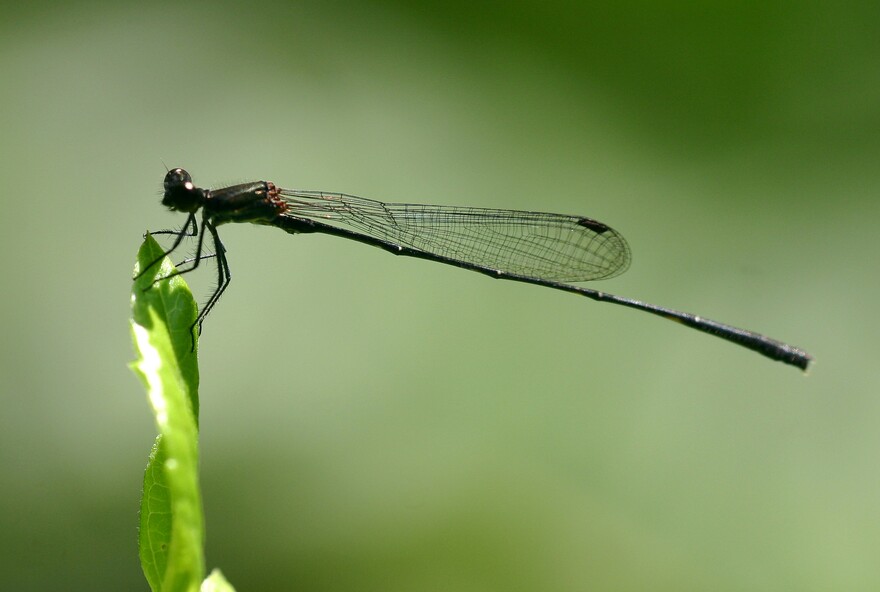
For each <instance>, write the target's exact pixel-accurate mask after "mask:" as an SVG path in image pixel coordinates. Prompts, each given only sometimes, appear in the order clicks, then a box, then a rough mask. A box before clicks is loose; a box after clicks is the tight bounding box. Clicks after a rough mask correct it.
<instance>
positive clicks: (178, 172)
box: [165, 168, 192, 191]
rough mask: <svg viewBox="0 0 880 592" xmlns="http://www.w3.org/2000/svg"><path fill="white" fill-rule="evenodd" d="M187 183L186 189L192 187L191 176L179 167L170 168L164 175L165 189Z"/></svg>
mask: <svg viewBox="0 0 880 592" xmlns="http://www.w3.org/2000/svg"><path fill="white" fill-rule="evenodd" d="M186 185H189V187H187V189H191V188H192V177H191V176H190V174H189V173H188V172H186V171H185V170H183V169H181V168H176V169H171V170H170V171H168V174H167V175H165V191H169V190H172V189H175V188H177V187H183V186H186Z"/></svg>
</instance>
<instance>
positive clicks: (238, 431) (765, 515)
mask: <svg viewBox="0 0 880 592" xmlns="http://www.w3.org/2000/svg"><path fill="white" fill-rule="evenodd" d="M0 16H2V18H0V172H2V175H0V179H2V191H0V199H2V205H3V207H2V210H0V269H2V280H0V282H2V286H3V290H2V293H0V323H2V337H0V348H2V350H0V389H2V392H0V397H2V401H0V404H2V406H0V475H2V487H0V521H2V523H0V526H2V527H0V574H2V576H0V579H2V581H3V582H4V584H3V587H4V588H5V589H9V590H50V589H51V590H58V589H64V590H145V589H146V588H147V586H146V583H145V581H144V579H143V577H142V575H141V573H140V568H139V565H138V559H137V550H136V525H137V509H138V500H139V491H140V485H141V478H142V471H143V468H144V466H145V462H146V457H147V453H148V451H149V448H150V445H151V442H152V439H153V434H154V433H155V429H154V426H153V423H152V418H151V416H150V414H149V410H148V407H147V404H146V400H145V396H144V393H143V391H142V389H141V387H140V385H139V383H138V381H137V380H136V379H135V377H134V375H133V374H132V373H131V372H130V371H129V369H128V367H127V364H128V362H129V361H130V360H131V359H132V357H133V353H132V348H131V345H130V336H129V327H128V318H127V317H128V306H129V305H128V301H129V289H130V272H131V269H132V266H133V262H134V257H135V253H136V251H137V248H138V245H139V243H140V240H141V239H140V237H141V234H142V233H143V232H144V230H145V229H148V228H149V229H153V230H155V229H160V228H168V227H173V226H174V225H176V224H179V223H180V222H181V217H180V216H175V215H174V214H173V213H171V212H167V211H165V210H164V209H163V208H162V207H161V206H160V204H159V196H160V189H161V181H162V178H163V176H164V173H165V170H166V169H165V166H166V165H167V166H169V167H172V166H183V167H185V168H187V169H188V170H189V171H190V172H191V173H192V174H193V175H194V178H195V180H196V182H197V183H199V184H202V185H205V186H210V185H217V184H221V183H225V182H235V181H241V180H247V179H260V178H262V179H270V180H273V181H275V182H277V183H278V184H280V185H282V186H289V187H299V188H308V189H324V190H328V191H343V192H348V193H356V194H359V195H363V196H367V197H374V198H378V199H382V200H386V201H414V202H427V203H450V204H460V205H475V206H487V207H509V208H525V209H537V210H548V211H559V212H569V213H577V214H584V215H588V216H591V217H594V218H597V219H599V220H602V221H605V222H607V223H608V224H610V225H612V226H614V227H615V228H617V229H618V230H620V231H621V232H622V233H623V234H624V235H625V236H626V237H627V239H628V240H629V242H630V245H631V247H632V249H633V255H634V263H633V265H632V267H631V269H630V271H629V273H627V274H626V275H624V276H621V277H619V278H616V279H614V280H611V281H608V282H604V283H602V284H596V287H600V288H601V289H603V290H608V291H611V292H614V293H618V294H623V295H627V296H632V297H636V298H642V299H645V300H648V301H650V302H655V303H658V304H663V305H667V306H672V307H677V308H681V309H684V310H688V311H692V312H696V313H699V314H703V315H707V316H709V317H711V318H715V319H718V320H721V321H725V322H729V323H732V324H735V325H739V326H744V327H747V328H751V329H755V330H759V331H761V332H764V333H767V334H769V335H772V336H774V337H778V338H780V339H783V340H786V341H789V342H792V343H795V344H797V345H800V346H802V347H804V348H805V349H807V350H808V351H810V352H811V353H812V354H813V355H815V357H816V358H817V360H818V363H817V364H816V365H815V367H814V368H813V369H812V371H811V373H810V374H809V375H808V376H807V377H804V376H803V375H801V374H800V373H799V372H798V371H797V370H795V369H792V368H789V367H786V366H783V365H782V364H778V363H773V362H770V361H768V360H766V359H764V358H762V357H760V356H758V355H756V354H754V353H751V352H748V351H746V350H742V349H740V348H737V347H735V346H732V345H730V344H727V343H725V342H722V341H720V340H717V339H714V338H712V337H710V336H706V335H703V334H700V333H697V332H694V331H691V330H687V329H684V328H681V327H679V326H676V325H675V324H672V323H669V322H666V321H663V320H660V319H656V318H654V317H650V316H648V315H645V314H642V313H639V312H635V311H630V310H626V309H623V308H619V307H614V306H610V305H604V304H597V303H593V302H590V301H587V300H585V299H583V298H576V297H574V296H571V295H567V294H563V293H558V292H554V291H552V290H546V289H540V288H536V287H532V286H524V285H518V284H513V283H508V282H493V281H489V280H488V279H486V278H485V277H483V276H480V275H477V274H473V273H467V272H464V271H461V270H457V269H454V268H449V267H445V266H442V265H436V264H431V263H427V262H423V261H417V260H408V259H399V258H395V257H390V256H388V255H387V254H385V253H383V252H381V251H379V250H378V249H370V248H368V247H365V246H362V245H359V244H356V243H347V242H346V241H342V240H339V239H334V238H332V237H322V236H299V237H291V236H288V235H286V234H285V233H282V232H279V231H276V230H274V229H270V228H258V227H251V226H233V227H226V228H223V229H222V230H223V231H224V232H223V236H224V239H225V242H226V245H227V247H228V249H229V259H230V263H231V265H232V271H233V275H234V280H233V284H232V286H231V288H230V289H229V291H228V292H227V295H226V296H225V297H224V298H223V300H222V301H221V303H220V305H219V306H218V307H217V308H216V309H215V312H214V313H213V314H212V316H211V318H210V319H209V321H208V323H207V325H206V327H205V332H204V334H203V336H202V342H201V363H202V366H201V370H202V390H201V401H202V416H201V426H202V447H203V448H202V464H201V466H202V481H203V485H204V501H205V511H206V519H207V529H208V530H207V559H208V567H209V568H211V567H220V568H221V569H222V570H223V571H224V573H225V574H226V575H227V577H228V578H229V579H230V581H231V582H232V583H233V584H234V585H235V586H236V587H237V588H238V590H242V591H244V590H310V591H330V590H334V591H335V590H340V591H342V590H346V591H347V590H361V591H370V590H376V591H383V592H391V591H395V590H400V591H407V592H414V591H420V590H425V591H431V590H443V591H451V590H455V591H458V592H465V591H489V590H499V591H502V590H503V591H511V590H522V591H531V590H535V591H546V590H716V591H724V590H768V591H769V590H772V591H779V590H799V591H810V590H817V591H818V590H850V591H853V590H877V589H878V588H880V570H878V569H877V557H878V551H880V504H878V499H880V471H878V452H880V396H878V395H880V379H878V355H877V354H878V353H880V352H878V345H877V337H876V333H877V329H878V313H877V312H876V310H877V305H876V300H877V294H878V287H880V286H878V280H877V277H878V273H877V263H878V254H880V253H878V247H877V242H878V241H877V232H876V228H877V224H878V219H880V216H878V214H880V207H878V199H877V193H878V188H880V166H878V164H877V163H878V157H880V4H877V3H867V2H845V1H844V2H835V3H788V2H777V1H770V2H764V3H760V4H756V3H742V2H733V1H730V2H714V3H701V2H639V1H628V2H615V3H611V2H608V3H585V2H564V1H550V2H487V3H471V2H465V1H461V0H453V1H451V2H448V1H447V2H428V3H411V2H401V1H396V0H386V1H372V2H350V1H340V2H317V1H315V2H309V1H304V2H275V3H273V2H261V1H257V2H250V3H232V2H201V3H200V2H176V3H171V2H166V3H163V2H149V3H112V2H100V1H98V2H80V3H73V2H71V3H58V2H36V3H17V4H15V5H14V6H13V5H11V4H10V3H6V4H5V5H4V6H3V7H2V15H0ZM191 279H192V280H193V286H194V288H195V289H196V291H197V293H198V294H200V295H201V298H204V297H206V296H207V294H208V293H209V290H210V288H211V281H212V280H213V276H212V273H211V272H210V271H205V272H204V273H203V274H200V277H196V278H192V277H191Z"/></svg>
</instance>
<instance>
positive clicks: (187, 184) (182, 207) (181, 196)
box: [162, 168, 205, 213]
mask: <svg viewBox="0 0 880 592" xmlns="http://www.w3.org/2000/svg"><path fill="white" fill-rule="evenodd" d="M204 200H205V193H204V191H203V190H201V189H199V188H198V187H196V186H195V185H194V184H193V182H192V177H191V176H190V174H189V173H188V172H186V171H185V170H183V169H181V168H176V169H171V170H170V171H168V174H167V175H165V194H164V195H163V196H162V205H164V206H165V207H167V208H169V209H171V210H174V211H175V212H188V213H193V212H195V211H197V210H198V209H199V208H200V207H202V203H203V202H204Z"/></svg>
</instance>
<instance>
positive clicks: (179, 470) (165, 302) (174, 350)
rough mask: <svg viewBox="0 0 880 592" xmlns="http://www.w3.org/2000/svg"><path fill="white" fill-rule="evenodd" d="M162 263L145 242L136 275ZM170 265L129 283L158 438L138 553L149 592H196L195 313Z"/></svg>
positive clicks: (199, 537) (199, 525)
mask: <svg viewBox="0 0 880 592" xmlns="http://www.w3.org/2000/svg"><path fill="white" fill-rule="evenodd" d="M161 255H162V249H161V247H160V246H159V245H158V244H157V243H156V241H155V240H153V238H152V237H150V236H148V237H147V238H146V240H145V241H144V244H143V245H142V246H141V249H140V251H139V252H138V265H137V266H136V268H135V274H137V273H138V272H139V270H140V269H144V268H145V267H146V266H147V265H148V264H149V263H150V262H152V261H154V260H155V259H156V258H158V257H160V256H161ZM173 271H174V267H173V266H172V265H171V262H170V261H169V260H168V259H164V260H163V261H162V262H161V265H159V264H157V265H155V266H153V267H152V268H150V269H149V270H148V271H147V273H146V274H144V275H143V276H142V277H140V278H138V280H137V281H135V282H134V287H133V288H132V294H131V312H132V318H131V328H132V335H133V337H134V345H135V351H136V353H137V359H136V360H135V362H134V363H133V364H132V369H133V370H134V372H135V374H137V375H138V376H139V377H140V378H141V380H142V382H143V383H144V386H145V387H146V389H147V396H148V399H149V402H150V406H151V407H152V409H153V414H154V415H155V419H156V427H157V428H158V431H159V436H158V437H157V438H156V442H155V443H154V445H153V450H152V452H151V453H150V459H149V462H148V464H147V470H146V472H145V474H144V492H143V497H142V499H141V515H140V532H139V541H138V542H139V549H140V557H141V567H142V569H143V571H144V575H145V576H146V578H147V581H148V582H149V584H150V587H151V588H152V589H153V590H154V592H159V591H161V592H172V591H173V592H177V591H196V590H198V589H199V586H200V584H201V582H202V579H203V578H204V572H205V568H204V551H203V543H204V525H203V516H202V503H201V495H200V492H199V486H198V410H199V399H198V396H199V395H198V384H199V371H198V360H197V356H196V352H194V351H191V349H192V347H193V342H192V337H191V334H190V327H191V326H192V324H193V322H194V321H195V318H196V314H197V308H196V304H195V301H194V300H193V298H192V293H191V292H190V291H189V288H188V287H187V286H186V283H185V282H184V281H183V279H182V278H181V277H180V276H177V277H175V278H172V279H170V280H167V281H161V282H158V283H156V284H153V281H154V280H155V279H156V278H157V277H158V278H161V277H165V276H167V275H168V274H169V273H172V272H173Z"/></svg>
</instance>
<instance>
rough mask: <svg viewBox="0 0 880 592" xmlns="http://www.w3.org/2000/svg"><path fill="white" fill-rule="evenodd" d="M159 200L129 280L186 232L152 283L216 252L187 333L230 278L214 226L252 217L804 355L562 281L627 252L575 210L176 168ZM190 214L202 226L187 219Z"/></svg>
mask: <svg viewBox="0 0 880 592" xmlns="http://www.w3.org/2000/svg"><path fill="white" fill-rule="evenodd" d="M162 204H163V205H165V206H167V207H168V208H170V209H171V210H173V211H177V212H185V213H186V214H187V215H188V217H187V220H186V223H185V224H184V225H183V228H181V229H180V230H173V231H172V230H163V231H159V232H154V233H151V234H174V235H176V236H175V238H174V241H173V243H172V245H171V248H169V249H168V250H167V251H165V253H163V254H162V256H161V257H159V258H157V259H156V260H155V261H153V262H151V263H150V264H149V265H147V266H146V267H145V268H144V269H143V270H141V272H140V274H138V277H140V276H141V275H143V274H144V273H146V271H147V270H148V269H150V268H151V267H152V266H153V265H155V264H156V263H158V262H159V261H160V260H161V259H163V258H164V257H165V256H166V255H168V254H170V253H171V252H173V251H174V250H175V249H177V247H178V246H179V245H180V244H181V242H182V241H183V239H184V238H185V237H198V243H197V245H196V252H195V256H194V257H192V258H190V259H187V260H185V261H184V262H183V264H190V266H189V267H188V268H186V269H182V270H178V271H176V272H174V273H172V274H170V275H168V276H166V277H163V278H160V279H158V280H156V281H157V282H158V281H162V280H164V279H168V278H169V277H172V276H174V275H180V274H184V273H188V272H190V271H193V270H194V269H196V268H197V267H198V266H199V263H200V262H201V261H202V259H205V258H209V257H213V258H216V260H217V277H218V283H217V288H216V289H215V290H214V292H213V294H211V297H210V298H209V299H208V302H207V303H206V304H205V306H204V307H202V310H201V311H200V312H199V315H198V317H197V318H196V321H195V323H193V326H192V327H191V331H194V330H195V329H196V328H198V332H199V333H201V329H202V323H203V322H204V320H205V317H206V316H207V315H208V313H209V312H210V311H211V308H213V306H214V305H215V304H216V303H217V300H218V299H219V298H220V295H221V294H223V291H224V290H225V289H226V287H227V286H228V285H229V281H230V277H231V276H230V273H229V263H228V261H227V259H226V249H225V248H224V247H223V243H222V242H221V241H220V236H219V234H218V233H217V227H218V226H220V225H221V224H226V223H227V222H252V223H254V224H264V225H267V226H276V227H278V228H280V229H282V230H285V231H287V232H290V233H292V234H297V233H310V232H321V233H325V234H332V235H334V236H341V237H343V238H347V239H351V240H355V241H358V242H361V243H365V244H368V245H373V246H375V247H380V248H382V249H385V250H386V251H389V252H390V253H393V254H395V255H405V256H407V257H417V258H420V259H427V260H429V261H437V262H439V263H445V264H448V265H455V266H457V267H462V268H464V269H470V270H472V271H478V272H480V273H483V274H485V275H488V276H490V277H493V278H497V279H505V280H513V281H517V282H525V283H529V284H536V285H539V286H545V287H548V288H553V289H555V290H563V291H566V292H574V293H575V294H580V295H582V296H586V297H587V298H591V299H593V300H598V301H601V302H612V303H614V304H620V305H622V306H628V307H630V308H636V309H639V310H644V311H646V312H649V313H651V314H655V315H658V316H661V317H665V318H667V319H670V320H673V321H678V322H679V323H682V324H683V325H686V326H688V327H692V328H694V329H697V330H699V331H703V332H704V333H709V334H712V335H715V336H717V337H720V338H722V339H726V340H727V341H731V342H733V343H736V344H739V345H741V346H743V347H746V348H749V349H751V350H754V351H756V352H758V353H760V354H763V355H765V356H767V357H768V358H771V359H773V360H778V361H780V362H784V363H786V364H791V365H793V366H797V367H798V368H801V369H802V370H806V369H807V367H808V366H809V364H810V361H811V360H812V357H811V356H810V355H809V354H807V353H806V352H805V351H803V350H802V349H800V348H797V347H794V346H791V345H788V344H786V343H783V342H781V341H777V340H776V339H771V338H769V337H765V336H763V335H760V334H758V333H755V332H753V331H747V330H745V329H738V328H736V327H732V326H730V325H725V324H724V323H719V322H716V321H713V320H710V319H707V318H704V317H701V316H697V315H694V314H690V313H686V312H680V311H677V310H672V309H669V308H664V307H661V306H656V305H653V304H648V303H646V302H641V301H639V300H633V299H631V298H624V297H622V296H615V295H613V294H608V293H606V292H600V291H598V290H591V289H589V288H582V287H580V286H573V285H571V284H569V283H566V282H582V281H588V280H600V279H607V278H610V277H614V276H616V275H618V274H620V273H623V272H624V271H626V269H627V267H629V263H630V252H629V247H628V246H627V244H626V241H625V240H624V239H623V237H622V236H620V234H618V233H617V232H616V231H615V230H614V229H612V228H610V227H609V226H606V225H605V224H603V223H601V222H598V221H596V220H592V219H590V218H585V217H583V216H566V215H562V214H547V213H543V212H525V211H517V210H495V209H488V208H470V207H454V206H432V205H418V204H405V203H382V202H380V201H375V200H372V199H366V198H363V197H357V196H354V195H346V194H344V193H327V192H324V191H306V190H301V189H281V188H280V187H277V186H276V185H275V184H274V183H271V182H268V181H255V182H253V183H243V184H240V185H232V186H229V187H221V188H219V189H201V188H199V187H196V186H195V185H194V184H193V182H192V177H191V176H190V174H189V173H187V172H186V171H185V170H183V169H180V168H177V169H173V170H171V171H169V172H168V174H167V175H165V194H164V196H163V198H162ZM199 210H202V220H201V224H199V223H198V222H197V221H196V213H197V212H198V211H199ZM206 232H207V233H210V235H211V240H212V241H213V243H214V253H210V254H209V253H205V252H204V250H203V247H204V240H205V233H206ZM193 347H195V333H193Z"/></svg>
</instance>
